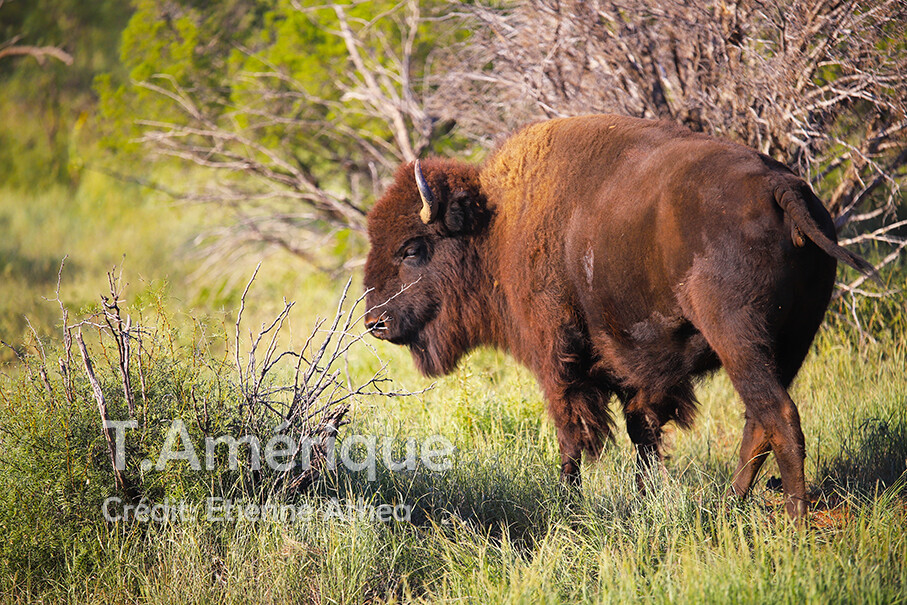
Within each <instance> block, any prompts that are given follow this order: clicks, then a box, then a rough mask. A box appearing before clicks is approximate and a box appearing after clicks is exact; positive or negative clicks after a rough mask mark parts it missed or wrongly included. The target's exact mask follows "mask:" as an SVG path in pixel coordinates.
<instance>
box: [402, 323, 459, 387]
mask: <svg viewBox="0 0 907 605" xmlns="http://www.w3.org/2000/svg"><path fill="white" fill-rule="evenodd" d="M440 332H441V331H440V330H437V329H436V328H434V325H429V326H427V327H426V328H425V329H424V330H422V331H421V332H420V333H419V335H418V336H417V337H416V338H415V339H413V340H412V341H411V342H409V343H407V346H408V347H409V351H410V353H411V354H412V356H413V361H414V362H415V364H416V367H417V368H418V369H419V372H421V373H422V374H423V375H425V376H430V377H437V376H443V375H445V374H450V373H451V372H453V371H454V370H455V369H456V367H457V362H459V361H460V357H462V356H463V354H464V353H466V349H465V348H464V347H462V346H458V345H459V343H458V342H457V340H459V339H457V338H456V337H452V336H453V335H452V334H451V333H450V332H447V333H446V334H444V333H440Z"/></svg>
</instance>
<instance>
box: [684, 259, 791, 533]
mask: <svg viewBox="0 0 907 605" xmlns="http://www.w3.org/2000/svg"><path fill="white" fill-rule="evenodd" d="M729 274H730V273H724V274H721V276H722V277H724V276H727V275H729ZM728 281H730V280H726V279H722V278H721V277H719V275H716V273H714V272H712V273H707V272H703V273H699V274H694V275H692V276H691V277H690V278H689V279H688V280H687V290H686V292H685V295H684V297H683V298H684V300H683V304H684V306H685V312H686V313H687V314H688V317H689V318H690V320H691V321H692V322H693V323H694V325H695V326H696V328H697V329H698V330H699V331H700V332H701V333H702V334H703V336H705V338H706V340H707V341H708V342H709V345H710V346H711V347H712V349H713V350H714V351H715V353H716V354H717V355H718V358H719V359H720V360H721V364H722V365H723V366H724V368H725V371H726V372H727V374H728V376H729V377H730V379H731V382H732V383H733V385H734V389H735V390H736V391H737V393H738V394H739V395H740V398H741V399H742V400H743V404H744V406H745V408H746V412H745V418H746V424H745V426H744V429H743V439H742V441H741V445H740V460H739V463H738V465H737V470H736V471H735V474H734V482H733V490H734V492H736V493H737V494H738V495H740V496H744V495H746V493H747V492H748V491H749V489H750V487H751V486H752V483H753V480H754V479H755V477H756V474H757V473H758V471H759V468H760V467H761V466H762V463H763V462H764V461H765V459H766V456H767V455H768V453H769V451H772V452H774V454H775V458H776V459H777V462H778V467H779V469H780V471H781V482H782V485H783V488H784V493H785V496H786V509H787V512H788V514H789V515H790V516H792V517H800V516H802V515H803V514H805V512H806V482H805V478H804V470H803V463H804V460H805V445H804V438H803V431H802V429H801V427H800V416H799V413H798V411H797V406H796V405H795V404H794V402H793V400H791V398H790V395H788V393H787V390H786V388H785V386H786V385H787V384H789V382H790V380H791V379H792V378H793V376H792V372H793V373H795V372H796V369H795V368H796V367H799V363H800V361H802V357H800V356H798V357H800V358H799V359H789V360H783V361H784V362H785V365H786V366H789V367H788V368H787V370H786V371H782V370H784V368H779V365H778V361H779V360H778V358H777V357H778V354H777V347H776V346H775V344H774V343H773V340H774V338H773V337H772V334H773V333H777V330H776V329H774V328H773V326H777V325H778V324H779V322H778V321H777V319H778V316H777V315H776V314H775V313H774V312H775V310H777V309H779V308H781V307H783V306H785V305H783V304H779V302H778V301H776V300H773V299H771V298H770V297H769V296H766V295H765V294H764V292H765V291H763V293H762V294H761V295H760V293H756V292H748V291H747V290H748V289H747V288H746V287H745V285H743V284H740V283H727V282H728ZM764 285H765V284H763V286H764ZM767 291H769V292H774V291H776V290H773V289H771V288H768V289H767ZM716 292H722V293H725V297H724V298H717V297H714V296H713V295H712V294H713V293H716ZM782 373H783V374H785V375H784V376H783V377H782Z"/></svg>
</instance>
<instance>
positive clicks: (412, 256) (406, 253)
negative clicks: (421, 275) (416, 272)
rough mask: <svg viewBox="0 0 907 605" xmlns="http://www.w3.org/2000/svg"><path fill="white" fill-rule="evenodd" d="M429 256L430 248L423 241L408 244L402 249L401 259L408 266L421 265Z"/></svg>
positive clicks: (411, 241)
mask: <svg viewBox="0 0 907 605" xmlns="http://www.w3.org/2000/svg"><path fill="white" fill-rule="evenodd" d="M427 256H428V246H427V245H426V243H425V240H423V239H414V240H410V241H408V242H406V244H405V245H404V246H403V247H402V248H401V249H400V257H401V258H402V259H403V262H404V263H406V264H407V265H421V264H422V263H423V262H425V259H426V257H427Z"/></svg>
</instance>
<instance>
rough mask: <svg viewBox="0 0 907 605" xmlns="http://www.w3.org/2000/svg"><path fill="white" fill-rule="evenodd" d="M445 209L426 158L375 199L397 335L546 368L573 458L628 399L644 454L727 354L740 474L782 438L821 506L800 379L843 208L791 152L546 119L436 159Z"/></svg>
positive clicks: (782, 454) (389, 333) (382, 278)
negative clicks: (467, 159)
mask: <svg viewBox="0 0 907 605" xmlns="http://www.w3.org/2000/svg"><path fill="white" fill-rule="evenodd" d="M422 170H423V173H424V175H425V178H426V180H427V182H428V185H429V187H430V189H431V192H432V193H433V194H434V197H435V198H436V199H437V200H438V203H439V205H440V209H439V211H438V213H437V214H436V215H435V216H436V218H434V219H433V220H431V221H430V222H429V224H425V223H423V221H422V220H421V219H420V216H419V211H420V208H421V206H422V201H421V199H420V196H419V192H418V189H417V187H416V183H415V178H414V176H413V166H412V165H411V164H409V165H405V166H402V167H401V168H400V170H399V171H398V173H397V175H396V178H395V181H394V183H393V185H392V186H391V187H390V188H389V189H388V191H387V192H386V193H385V195H384V196H383V197H382V198H381V200H379V201H378V203H377V204H376V205H375V207H374V209H373V210H372V212H371V213H370V215H369V239H370V241H371V245H372V248H371V251H370V253H369V257H368V261H367V264H366V269H365V284H366V286H367V287H368V288H369V293H368V305H369V307H370V311H369V313H368V315H367V317H366V324H367V325H368V327H369V328H370V329H371V330H372V332H373V334H375V336H377V337H379V338H384V339H387V340H389V341H391V342H394V343H398V344H403V345H406V346H408V347H409V348H410V349H411V351H412V353H413V357H414V359H415V361H416V363H417V365H418V367H419V368H420V370H421V371H422V372H424V373H426V374H429V375H437V374H443V373H447V372H450V371H452V370H453V369H454V368H455V367H456V364H457V362H458V360H459V359H460V357H461V356H462V355H464V354H465V353H466V352H468V351H469V350H471V349H473V348H475V347H477V346H481V345H488V346H494V347H499V348H501V349H504V350H506V351H509V352H510V353H511V354H513V355H514V356H515V357H516V358H517V359H519V360H520V361H521V362H522V363H524V364H526V365H527V366H528V367H529V368H531V369H532V370H533V371H534V373H535V375H536V376H537V377H538V380H539V382H540V384H541V386H542V388H543V390H544V392H545V396H546V397H547V399H548V407H549V412H550V415H551V417H552V418H553V420H554V423H555V425H556V427H557V434H558V442H559V445H560V450H561V470H562V474H563V476H564V478H565V479H566V480H568V481H572V482H578V480H579V463H580V459H581V455H582V452H583V451H584V450H585V451H586V452H588V453H589V454H591V455H597V454H598V453H599V452H600V450H601V447H602V444H603V440H604V439H606V438H607V437H608V436H609V434H610V430H611V425H612V419H611V415H610V411H609V402H610V400H611V398H612V397H613V396H617V398H618V399H619V400H620V401H621V403H622V404H623V411H624V414H625V416H626V420H627V430H628V432H629V435H630V438H631V439H632V441H633V442H634V443H635V444H636V446H637V452H638V460H639V467H640V471H643V470H644V469H645V468H646V467H648V466H650V465H652V464H653V463H654V464H660V461H661V456H662V454H661V430H662V426H663V425H664V424H665V423H666V422H669V421H672V420H673V421H675V422H676V423H678V424H679V425H681V426H684V427H686V426H689V425H690V423H691V422H692V421H693V416H694V413H695V408H696V401H695V399H694V395H693V386H692V385H693V382H692V381H693V380H694V379H695V378H696V377H697V376H700V375H702V374H704V373H706V372H709V371H711V370H714V369H716V368H718V367H719V366H722V365H723V366H724V367H725V368H726V370H727V372H728V374H729V375H730V377H731V380H732V381H733V383H734V386H735V388H736V389H737V391H738V392H739V393H740V396H741V398H742V399H743V402H744V405H745V408H746V427H745V429H744V435H743V443H742V445H741V451H740V464H739V466H738V469H737V473H736V476H735V480H734V490H735V491H736V492H737V493H738V494H740V495H741V496H742V495H745V494H746V492H747V491H748V490H749V488H750V486H751V484H752V481H753V479H754V478H755V475H756V473H757V471H758V469H759V467H760V466H761V464H762V462H763V461H764V460H765V457H766V455H767V454H768V452H769V451H774V452H775V455H776V457H777V459H778V462H779V466H780V468H781V474H782V482H783V486H784V490H785V493H786V494H787V498H788V502H787V507H788V511H789V512H790V514H791V515H794V516H798V515H801V514H803V512H804V511H805V500H804V497H805V483H804V478H803V460H804V444H803V443H804V442H803V433H802V432H801V429H800V422H799V418H798V416H797V408H796V406H795V405H794V403H793V401H791V399H790V397H789V396H788V394H787V390H786V389H787V387H788V385H789V384H790V382H791V381H792V380H793V378H794V375H795V374H796V373H797V370H798V369H799V367H800V364H801V363H802V361H803V358H804V357H805V355H806V352H807V350H808V348H809V345H810V343H811V342H812V339H813V336H814V334H815V332H816V330H817V329H818V327H819V324H820V322H821V321H822V317H823V315H824V313H825V308H826V306H827V304H828V300H829V297H830V295H831V291H832V286H833V283H834V276H835V266H836V259H839V260H843V261H845V262H847V263H849V264H851V265H853V266H855V267H857V268H858V269H860V270H863V271H866V270H867V269H868V265H867V264H866V263H865V261H863V260H862V259H859V258H858V257H856V256H854V255H852V254H851V253H849V252H847V251H846V250H844V249H843V248H841V247H839V246H838V245H837V244H836V243H835V233H834V229H833V225H832V222H831V219H830V217H829V216H828V213H827V212H826V211H825V209H824V208H823V207H822V204H821V203H820V202H819V200H818V199H817V198H816V197H815V195H813V193H812V191H810V189H809V187H808V186H807V185H806V184H805V183H804V182H803V181H802V180H801V179H799V178H797V177H796V176H795V175H793V174H792V173H791V172H790V171H789V170H788V169H787V168H785V167H784V166H782V165H780V164H778V163H777V162H775V161H773V160H771V159H770V158H768V157H765V156H763V155H760V154H758V153H756V152H754V151H752V150H750V149H747V148H744V147H741V146H739V145H735V144H732V143H728V142H724V141H720V140H716V139H713V138H710V137H707V136H704V135H701V134H695V133H692V132H690V131H688V130H686V129H684V128H682V127H679V126H675V125H671V124H666V123H662V122H652V121H646V120H637V119H631V118H624V117H618V116H589V117H582V118H569V119H561V120H552V121H549V122H543V123H540V124H535V125H532V126H530V127H528V128H526V129H524V130H523V131H521V132H519V133H518V134H516V135H514V136H513V137H511V138H510V139H509V140H508V141H507V142H505V143H504V144H503V145H502V146H501V147H500V149H498V150H497V152H495V153H494V154H493V155H492V156H491V157H490V158H489V160H488V161H487V162H486V163H485V164H484V165H483V166H482V167H481V169H478V168H476V167H474V166H470V165H465V164H461V163H455V162H450V161H443V160H426V161H425V162H423V163H422Z"/></svg>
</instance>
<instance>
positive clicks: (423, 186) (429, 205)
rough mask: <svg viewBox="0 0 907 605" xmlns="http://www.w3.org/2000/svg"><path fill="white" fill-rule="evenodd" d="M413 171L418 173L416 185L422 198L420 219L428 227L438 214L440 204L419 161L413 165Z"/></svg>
mask: <svg viewBox="0 0 907 605" xmlns="http://www.w3.org/2000/svg"><path fill="white" fill-rule="evenodd" d="M413 171H414V172H415V173H416V185H417V186H418V187H419V195H420V196H421V197H422V210H420V211H419V218H421V219H422V222H423V223H425V224H426V225H427V224H428V223H430V222H432V221H433V220H434V219H435V216H437V214H438V202H437V200H435V196H434V194H433V193H432V192H431V187H429V186H428V181H426V180H425V175H424V174H422V168H421V167H420V166H419V160H416V163H415V164H414V165H413Z"/></svg>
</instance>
